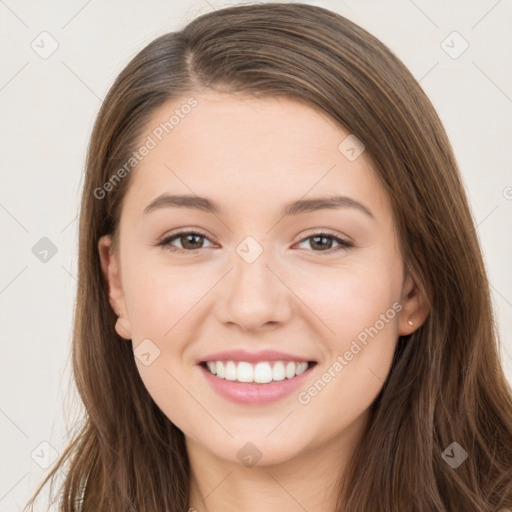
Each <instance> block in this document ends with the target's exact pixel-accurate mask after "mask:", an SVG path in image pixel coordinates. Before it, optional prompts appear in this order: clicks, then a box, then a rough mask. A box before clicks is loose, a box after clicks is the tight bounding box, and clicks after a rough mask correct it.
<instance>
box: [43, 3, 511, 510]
mask: <svg viewBox="0 0 512 512" xmlns="http://www.w3.org/2000/svg"><path fill="white" fill-rule="evenodd" d="M497 341H498V338H497V334H496V333H495V331H494V322H493V316H492V309H491V302H490V296H489V283H488V281H487V277H486V272H485V268H484V264H483V261H482V255H481V250H480V247H479V244H478V240H477V236H476V234H475V227H474V224H473V221H472V218H471V214H470V210H469V207H468V202H467V198H466V196H465V193H464V189H463V186H462V183H461V178H460V174H459V171H458V168H457V164H456V162H455V159H454V156H453V152H452V149H451V147H450V144H449V142H448V139H447V137H446V134H445V131H444V129H443V127H442V125H441V122H440V120H439V118H438V116H437V115H436V113H435V111H434V109H433V107H432V105H431V103H430V101H429V100H428V99H427V97H426V96H425V94H424V92H423V91H422V90H421V88H420V87H419V85H418V83H417V82H416V81H415V80H414V78H413V77H412V75H411V74H410V73H409V71H408V70H407V69H406V68H405V67H404V65H403V64H402V63H401V62H400V61H399V60H398V59H397V58H396V57H395V56H394V55H393V54H392V52H391V51H390V50H389V49H387V48H386V47H385V46H384V45H383V44H382V43H381V42H379V41H378V40H377V39H376V38H374V37H373V36H371V35H370V34H369V33H367V32H366V31H364V30H363V29H361V28H360V27H358V26H356V25H355V24H353V23H352V22H350V21H348V20H347V19H345V18H343V17H342V16H340V15H338V14H335V13H333V12H330V11H328V10H326V9H323V8H319V7H313V6H310V5H306V4H296V3H293V4H279V3H275V4H263V5H247V6H238V7H230V8H225V9H222V10H218V11H215V12H211V13H208V14H206V15H203V16H200V17H198V18H197V19H195V20H194V21H192V22H191V23H190V24H189V25H187V26H186V27H185V28H184V29H183V30H182V31H179V32H175V33H170V34H166V35H164V36H162V37H160V38H158V39H156V40H155V41H153V42H152V43H151V44H149V45H148V46H147V47H146V48H144V49H143V50H142V51H141V52H140V53H139V54H138V55H137V56H136V57H135V58H134V59H133V60H132V61H131V62H130V63H129V64H128V66H126V68H125V69H124V70H123V71H122V72H121V74H120V75H119V77H118V78H117V80H116V81H115V83H114V85H113V86H112V88H111V90H110V92H109V93H108V95H107V97H106V99H105V101H104V103H103V105H102V107H101V110H100V113H99V115H98V118H97V121H96V124H95V127H94V131H93V134H92V138H91V144H90V147H89V154H88V161H87V170H86V179H85V185H84V190H83V198H82V208H81V219H80V241H79V282H78V300H77V309H76V319H75V332H74V344H73V368H74V374H75V377H76V382H77V387H78V390H79V392H80V395H81V398H82V400H83V402H84V405H85V408H86V411H87V416H86V418H85V420H84V423H83V426H82V428H81V430H80V432H79V433H78V434H77V435H76V437H75V438H74V439H73V440H72V442H71V444H70V445H69V447H68V449H67V450H66V451H65V453H64V454H63V455H62V457H61V459H60V460H59V461H58V462H57V464H56V467H55V468H54V469H53V471H52V473H50V475H49V476H48V477H47V479H46V480H45V482H43V484H42V485H44V484H45V483H46V482H47V481H48V480H49V479H50V478H51V477H53V476H54V475H56V474H57V471H58V469H59V468H60V467H61V466H62V465H63V464H64V462H65V461H68V464H69V470H68V472H67V474H66V479H65V482H64V486H63V489H62V499H61V502H60V505H59V506H60V510H62V511H71V510H82V511H83V512H86V511H103V510H104V511H107V510H108V511H112V510H116V511H124V510H140V511H144V512H153V511H154V512H156V511H163V510H166V511H186V510H189V509H192V510H198V511H202V510H204V511H217V510H231V509H233V510H235V509H236V510H244V511H253V510H266V511H273V510H286V511H295V510H308V511H309V512H313V511H327V510H329V511H331V510H332V511H345V512H349V511H350V512H352V511H354V512H356V511H357V512H360V511H370V510H371V511H406V510H407V511H425V512H426V511H429V512H430V511H482V512H483V511H490V510H493V511H497V510H500V509H505V508H506V507H511V506H512V399H511V398H512V397H511V389H510V386H509V385H508V383H507V381H506V378H505V376H504V374H503V370H502V368H501V365H500V361H499V357H498V345H497Z"/></svg>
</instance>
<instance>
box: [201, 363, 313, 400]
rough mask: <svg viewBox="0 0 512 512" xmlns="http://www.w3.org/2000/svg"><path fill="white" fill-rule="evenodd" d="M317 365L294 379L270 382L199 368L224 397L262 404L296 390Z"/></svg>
mask: <svg viewBox="0 0 512 512" xmlns="http://www.w3.org/2000/svg"><path fill="white" fill-rule="evenodd" d="M315 366H316V365H312V366H310V367H309V368H308V369H307V370H306V371H305V372H304V373H301V374H300V375H297V376H295V377H293V379H286V378H285V379H284V380H280V381H272V382H269V383H268V384H257V383H253V382H238V381H236V380H235V381H234V380H226V379H221V378H220V377H216V376H215V375H213V374H212V373H210V372H209V371H208V370H207V369H206V368H204V367H203V366H201V365H199V368H200V369H201V371H202V372H203V374H204V376H205V378H206V380H207V381H208V382H209V383H210V385H211V386H212V388H213V389H214V390H215V391H217V393H219V394H220V395H222V396H223V397H224V398H227V399H228V400H231V401H232V402H236V403H239V404H251V405H262V404H268V403H270V402H275V401H276V400H279V399H281V398H284V397H285V396H287V395H289V394H290V393H292V392H293V391H295V390H296V389H297V388H298V387H300V385H301V384H303V383H304V380H305V379H307V378H308V376H309V374H310V373H311V371H312V370H313V368H314V367H315Z"/></svg>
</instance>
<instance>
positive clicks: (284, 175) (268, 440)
mask: <svg viewBox="0 0 512 512" xmlns="http://www.w3.org/2000/svg"><path fill="white" fill-rule="evenodd" d="M193 96H194V98H196V99H197V101H198V105H197V106H196V107H195V108H194V109H193V110H192V111H191V112H190V113H189V114H188V115H187V116H185V117H184V118H183V119H180V122H179V124H178V125H176V126H175V127H174V129H173V130H172V132H171V133H169V134H168V135H167V136H165V137H164V138H163V140H162V141H161V142H159V143H158V145H157V146H156V147H155V148H154V149H152V150H151V151H150V152H149V154H148V155H147V156H146V157H145V158H144V159H143V160H142V161H141V162H140V163H139V164H138V165H137V167H136V169H135V170H134V171H133V173H134V174H133V176H131V179H132V181H131V183H130V187H129V189H128V191H127V194H126V196H125V198H124V202H123V207H122V211H121V218H120V231H119V233H120V236H119V245H118V247H117V248H116V250H115V251H114V250H112V246H111V239H110V237H109V236H105V237H103V238H102V239H101V240H100V242H99V246H98V249H99V253H100V257H101V262H102V268H103V272H104V275H105V278H106V279H107V280H108V283H109V297H110V304H111V306H112V308H113V309H114V311H115V312H116V314H117V316H118V317H119V321H118V323H117V324H116V329H117V332H118V333H119V334H120V335H121V336H122V337H123V338H125V339H126V340H131V343H132V346H133V348H134V349H136V348H137V346H139V345H140V344H141V343H142V342H143V340H146V339H149V340H151V343H153V344H154V346H156V347H158V349H159V350H160V354H159V355H158V357H156V359H154V361H153V362H152V363H151V364H149V365H147V366H146V365H144V364H143V363H142V362H141V360H139V359H138V358H135V362H136V364H137V368H138V371H139V373H140V376H141V378H142V380H143V382H144V384H145V386H146V388H147V389H148V391H149V393H150V395H151V396H152V398H153V399H154V401H155V402H156V404H157V405H158V406H159V407H160V409H161V410H162V411H163V412H164V414H165V415H166V416H167V417H168V418H169V419H170V420H171V421H172V422H173V423H175V424H176V425H177V426H178V427H179V428H180V429H181V430H182V431H183V432H184V434H185V438H186V444H187V450H188V454H189V459H190V464H191V469H192V481H191V495H190V506H191V507H194V508H195V509H197V510H198V511H208V512H217V511H222V512H229V511H235V510H236V511H239V510H244V511H246V512H253V511H261V510H266V511H268V512H274V511H275V512H277V511H280V512H282V511H289V512H295V511H297V512H298V511H301V512H303V510H304V509H306V510H308V512H317V511H318V512H325V511H329V510H334V509H335V494H334V489H335V486H336V483H337V480H338V478H339V476H341V474H342V473H343V470H344V467H345V466H346V464H347V461H348V459H349V457H350V456H351V455H352V453H353V451H354V446H355V444H356V442H357V441H358V440H359V438H360V437H361V433H362V431H363V429H364V427H365V425H366V424H367V421H368V417H369V415H368V413H369V407H370V406H371V404H372V402H373V401H374V400H375V398H376V397H377V395H378V393H379V392H380V390H381V388H382V385H383V383H384V381H385V379H386V377H387V375H388V373H389V370H390V366H391V362H392V358H393V353H394V349H395V346H396V342H397V339H398V336H399V335H407V334H410V333H411V332H413V331H414V330H415V329H417V328H418V327H419V326H420V325H421V324H422V322H423V321H424V320H425V318H426V316H427V314H428V310H427V306H426V302H425V299H424V297H423V295H422V294H421V292H420V290H419V288H418V286H417V283H416V282H415V280H414V279H413V277H412V276H410V275H408V274H405V273H404V265H403V263H404V262H403V258H402V255H401V254H400V251H399V248H398V247H399V244H398V240H397V235H396V233H395V232H394V224H393V217H392V210H391V204H390V202H389V199H388V197H387V195H386V193H385V191H384V188H383V186H382V184H381V183H380V181H379V179H378V177H377V175H376V174H375V172H374V171H373V170H372V168H371V165H370V162H369V160H368V158H367V156H366V153H364V152H363V154H362V155H361V156H360V157H359V158H357V159H356V160H354V161H350V160H349V159H347V158H346V156H345V155H344V154H343V153H342V152H340V150H339V149H338V146H339V145H340V143H341V142H342V141H343V139H344V138H345V137H346V136H347V135H348V132H347V131H345V130H344V129H342V128H341V127H339V126H338V125H336V124H335V123H334V121H333V120H332V119H331V118H330V117H328V116H327V115H326V114H325V113H320V112H319V111H317V110H315V109H313V108H312V107H310V106H308V105H305V104H303V103H301V102H298V101H294V100H290V99H285V98H255V97H251V96H240V95H234V94H220V93H217V92H213V91H203V92H201V93H197V94H194V95H193ZM186 100H187V97H184V98H179V99H175V100H173V101H172V102H169V103H167V104H166V105H164V106H162V107H161V108H160V109H159V110H158V111H156V112H155V114H154V116H153V118H152V120H151V121H150V122H149V123H148V125H147V132H146V133H145V135H144V138H143V139H145V137H146V136H147V135H148V134H150V133H151V131H152V130H153V129H154V128H155V127H156V126H158V124H159V123H160V122H162V121H164V120H166V119H169V116H170V115H171V114H172V112H173V111H174V110H175V109H176V108H179V107H180V105H183V104H184V103H185V102H186ZM163 193H168V194H187V195H192V196H201V197H207V198H209V199H211V200H213V201H215V202H218V203H219V204H220V206H221V207H222V212H221V213H212V212H207V211H202V210H199V209H192V208H184V207H176V206H169V205H167V206H162V205H161V206H160V207H155V208H153V209H152V210H151V211H150V212H148V213H145V211H144V210H145V208H146V207H147V206H148V205H149V204H150V203H151V202H152V201H153V200H155V199H156V198H157V197H159V196H161V194H163ZM332 195H341V196H346V197H349V198H351V199H353V200H354V201H357V202H359V203H360V204H362V205H363V206H364V207H365V208H367V209H368V210H369V211H370V212H371V215H370V214H368V213H366V212H364V211H362V209H361V208H357V207H353V206H350V205H346V204H345V205H344V206H342V207H340V208H336V209H325V208H324V209H319V210H316V211H311V212H303V213H300V214H296V215H289V216H286V217H282V216H280V212H281V209H282V208H283V207H284V205H285V204H287V203H290V202H293V201H296V200H300V199H312V198H317V197H325V196H332ZM187 230H193V231H199V232H200V233H201V235H204V236H203V237H195V238H194V237H190V236H189V237H187V236H182V237H181V238H180V237H176V238H174V240H173V241H171V242H169V243H168V245H167V246H158V245H157V244H158V242H159V241H161V240H163V239H164V238H167V239H168V238H169V236H170V235H171V234H173V235H174V234H176V233H179V232H182V231H187ZM326 231H327V234H328V235H329V236H331V237H338V238H339V239H341V240H344V241H346V242H349V243H351V244H352V245H353V246H352V247H348V248H347V247H344V246H343V245H341V244H340V243H339V242H337V241H336V238H329V237H327V238H326V239H323V240H322V239H321V237H320V238H318V235H319V234H320V233H322V232H324V233H325V232H326ZM248 236H250V237H253V238H254V239H255V240H256V241H257V243H258V244H259V245H260V247H261V248H262V250H263V252H262V253H261V254H260V255H259V257H257V258H256V259H255V261H253V262H252V263H248V262H247V261H246V260H244V259H243V258H242V257H241V256H240V255H239V254H238V253H237V250H236V249H237V247H238V246H239V244H240V243H241V242H242V241H243V240H244V239H245V238H246V237H248ZM194 247H196V248H197V250H196V251H194V252H191V250H192V249H193V248H194ZM172 248H175V249H176V251H174V252H173V251H172ZM338 248H339V249H340V250H336V249H338ZM180 249H181V251H182V252H179V250H180ZM187 251H188V252H187ZM394 303H399V304H400V305H401V307H402V309H401V311H400V313H397V314H396V315H393V318H391V319H389V318H388V317H386V318H388V321H387V322H385V323H384V327H383V328H381V329H380V330H379V332H378V334H377V335H375V336H374V337H373V338H369V341H368V343H367V345H366V346H364V347H363V348H362V350H361V351H360V352H358V353H357V354H356V355H354V357H353V358H352V360H350V361H348V362H347V364H346V366H344V367H343V369H342V371H340V372H338V373H337V374H336V376H335V377H334V378H332V380H331V382H329V383H328V384H327V385H326V386H325V387H324V388H323V389H322V390H321V392H319V393H318V394H317V395H316V396H314V397H313V398H312V399H311V401H310V402H309V403H308V404H301V403H299V401H298V392H300V391H305V390H307V389H308V388H309V387H310V386H311V385H312V384H314V382H315V381H316V380H317V379H319V378H321V376H322V374H323V373H324V372H327V371H328V369H329V368H330V367H332V365H333V363H334V362H335V361H336V360H337V357H338V356H339V355H343V354H345V352H346V351H347V350H350V346H351V342H352V341H353V340H354V339H356V337H357V336H358V334H360V333H361V332H363V331H364V329H365V328H368V327H370V326H374V325H375V324H376V321H377V320H379V318H382V317H381V315H383V314H386V312H387V311H388V310H390V309H392V305H393V304H394ZM408 321H412V323H413V325H412V326H411V325H410V324H409V323H408ZM127 342H129V341H127ZM146 343H147V342H146ZM239 348H245V349H247V350H250V351H252V352H256V351H258V350H263V349H273V350H280V351H283V352H287V353H291V354H297V355H301V356H304V357H306V358H307V359H308V360H314V361H316V362H317V364H316V366H315V367H314V368H313V370H312V372H311V373H310V374H309V376H308V378H307V380H306V384H305V385H304V386H301V388H300V389H299V391H298V392H293V393H291V394H290V395H288V396H286V397H284V398H282V399H280V400H278V401H277V402H273V403H269V404H264V405H248V404H243V405H241V404H236V403H233V402H231V401H229V400H228V399H226V398H224V397H223V396H220V395H219V394H218V393H217V392H216V391H214V390H213V389H212V387H211V386H210V384H209V383H208V382H207V380H206V379H205V376H204V373H203V372H204V371H203V370H202V369H201V368H200V367H199V366H198V365H197V364H196V363H197V361H198V360H199V359H200V358H202V357H204V356H206V355H208V354H211V353H213V352H217V351H221V350H229V349H239ZM331 373H332V371H331ZM248 442H251V443H252V444H253V445H255V446H256V447H257V449H258V450H259V452H261V459H260V460H259V461H258V463H257V464H256V465H254V466H252V467H248V466H246V465H244V464H243V463H242V461H241V460H240V459H239V458H238V457H237V453H238V452H239V450H240V449H241V448H242V447H244V446H245V445H246V443H248Z"/></svg>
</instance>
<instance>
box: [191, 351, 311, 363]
mask: <svg viewBox="0 0 512 512" xmlns="http://www.w3.org/2000/svg"><path fill="white" fill-rule="evenodd" d="M207 361H247V362H248V363H249V362H257V361H294V362H298V363H300V362H305V363H308V362H310V361H313V359H311V358H309V359H308V358H307V357H301V356H298V355H295V354H287V353H285V352H280V351H278V350H260V351H259V352H249V351H248V350H244V349H237V350H223V351H222V352H215V353H213V354H209V355H207V356H205V357H202V358H201V359H199V360H198V361H197V364H200V363H204V362H207Z"/></svg>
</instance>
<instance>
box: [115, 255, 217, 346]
mask: <svg viewBox="0 0 512 512" xmlns="http://www.w3.org/2000/svg"><path fill="white" fill-rule="evenodd" d="M127 274H128V275H129V276H130V277H129V279H128V280H127V282H126V283H125V284H124V285H123V286H124V289H125V296H126V302H127V307H128V312H129V315H130V322H131V325H132V330H133V339H134V340H135V341H137V340H139V339H140V338H141V337H142V338H146V337H149V338H151V337H155V338H156V339H161V340H163V339H164V338H168V337H169V336H171V334H172V332H173V330H174V329H176V328H177V327H179V324H180V322H183V321H185V323H186V322H189V321H190V316H189V315H193V309H194V304H196V303H197V302H198V300H199V299H200V298H201V296H202V295H204V294H205V292H206V291H207V290H208V289H209V287H211V285H208V283H209V282H210V279H209V278H208V276H207V275H206V277H203V278H199V277H198V276H197V274H191V272H189V271H185V270H184V269H183V268H182V267H181V268H180V267H179V266H174V267H173V266H171V265H162V264H152V265H147V266H145V265H144V264H137V265H133V267H132V268H130V267H128V269H127ZM202 275H203V276H204V273H202ZM175 326H176V327H175Z"/></svg>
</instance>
